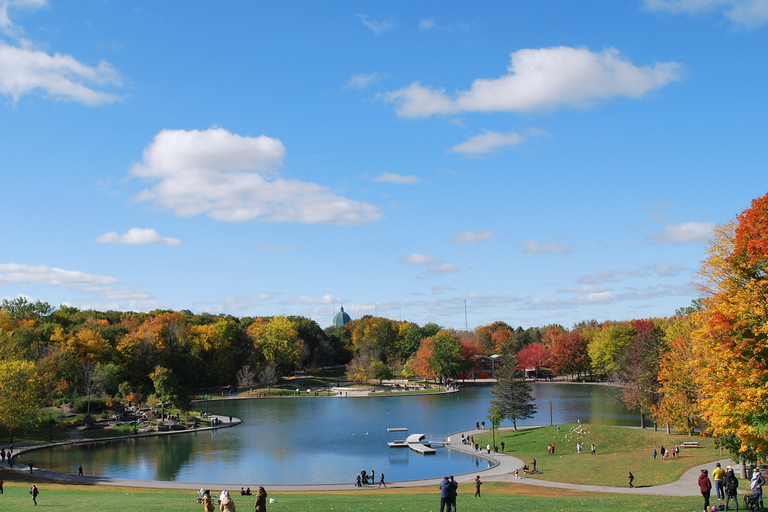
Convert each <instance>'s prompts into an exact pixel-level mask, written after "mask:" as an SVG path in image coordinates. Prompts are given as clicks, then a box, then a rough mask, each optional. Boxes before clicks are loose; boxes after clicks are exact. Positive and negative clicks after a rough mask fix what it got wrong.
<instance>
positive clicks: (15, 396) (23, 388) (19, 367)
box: [0, 361, 41, 443]
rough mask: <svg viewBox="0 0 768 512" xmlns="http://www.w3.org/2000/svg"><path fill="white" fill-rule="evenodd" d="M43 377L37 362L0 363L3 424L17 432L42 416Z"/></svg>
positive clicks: (1, 423)
mask: <svg viewBox="0 0 768 512" xmlns="http://www.w3.org/2000/svg"><path fill="white" fill-rule="evenodd" d="M40 390H41V386H40V378H39V376H38V372H37V368H35V365H34V363H31V362H29V361H0V425H2V426H3V427H5V428H7V429H8V430H9V431H10V433H11V443H13V433H14V431H15V430H17V429H18V428H19V427H22V426H24V425H28V424H31V423H36V422H37V421H38V419H39V416H40V398H41V397H40Z"/></svg>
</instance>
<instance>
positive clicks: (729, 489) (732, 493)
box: [723, 466, 739, 512]
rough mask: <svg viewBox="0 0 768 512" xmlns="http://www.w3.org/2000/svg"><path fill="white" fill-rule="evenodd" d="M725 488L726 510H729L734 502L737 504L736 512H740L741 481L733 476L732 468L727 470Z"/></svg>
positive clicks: (728, 467)
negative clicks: (729, 506)
mask: <svg viewBox="0 0 768 512" xmlns="http://www.w3.org/2000/svg"><path fill="white" fill-rule="evenodd" d="M723 487H724V488H725V510H728V504H729V503H730V501H731V500H733V502H734V503H735V504H736V505H735V506H736V512H739V479H738V478H736V475H734V474H733V468H732V467H731V466H726V468H725V476H724V477H723Z"/></svg>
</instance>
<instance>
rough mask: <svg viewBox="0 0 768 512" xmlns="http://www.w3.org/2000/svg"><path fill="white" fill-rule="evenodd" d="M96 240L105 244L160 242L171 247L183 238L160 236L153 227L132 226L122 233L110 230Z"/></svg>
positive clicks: (179, 243) (178, 243)
mask: <svg viewBox="0 0 768 512" xmlns="http://www.w3.org/2000/svg"><path fill="white" fill-rule="evenodd" d="M96 241H97V242H99V243H103V244H127V245H147V244H160V245H167V246H169V247H175V246H178V245H181V240H179V239H178V238H169V237H164V236H160V234H159V233H158V232H157V231H155V230H154V229H151V228H131V229H129V230H128V231H126V232H125V233H124V234H122V235H118V234H117V232H115V231H110V232H109V233H105V234H103V235H101V236H99V237H98V238H96Z"/></svg>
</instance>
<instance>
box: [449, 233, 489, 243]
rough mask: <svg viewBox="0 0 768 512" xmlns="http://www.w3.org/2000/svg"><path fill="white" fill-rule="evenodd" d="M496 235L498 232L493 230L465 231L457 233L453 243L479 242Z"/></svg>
mask: <svg viewBox="0 0 768 512" xmlns="http://www.w3.org/2000/svg"><path fill="white" fill-rule="evenodd" d="M494 236H496V233H494V232H493V231H465V232H463V233H460V234H458V235H456V236H455V237H454V239H453V243H454V244H457V245H467V244H479V243H481V242H484V241H485V240H488V239H490V238H493V237H494Z"/></svg>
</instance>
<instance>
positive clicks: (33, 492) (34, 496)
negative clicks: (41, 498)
mask: <svg viewBox="0 0 768 512" xmlns="http://www.w3.org/2000/svg"><path fill="white" fill-rule="evenodd" d="M29 494H31V495H32V502H33V503H34V504H35V506H37V496H38V495H39V494H40V490H39V489H38V488H37V486H36V485H35V484H32V487H30V488H29Z"/></svg>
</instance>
